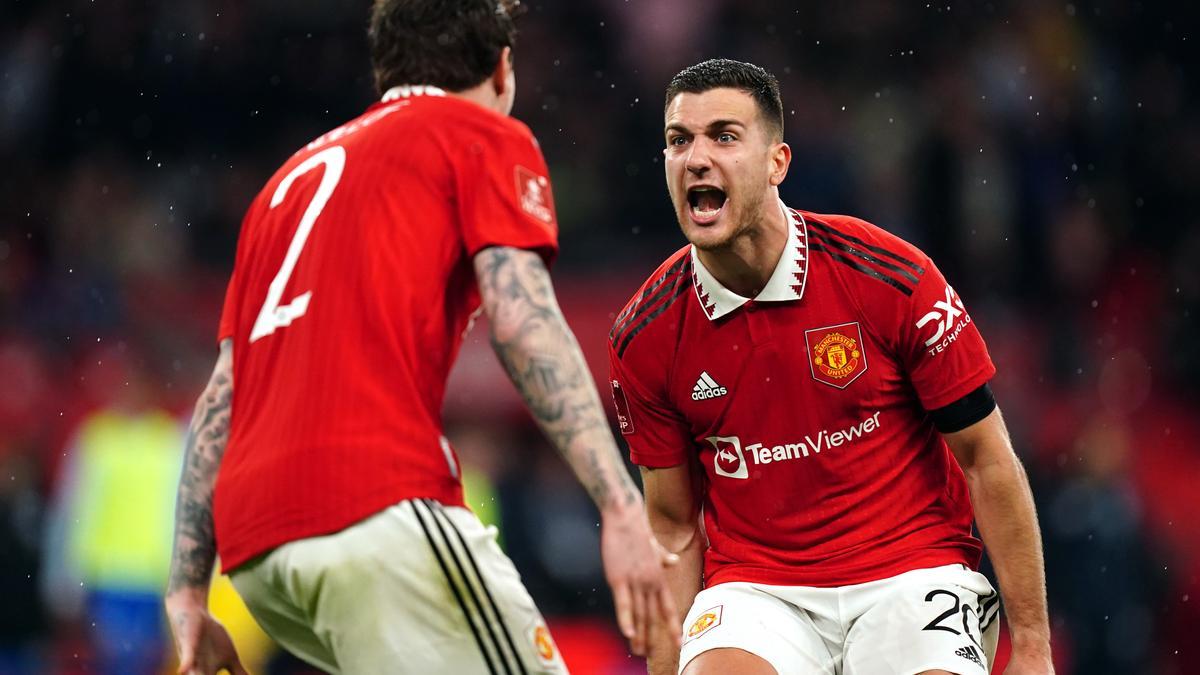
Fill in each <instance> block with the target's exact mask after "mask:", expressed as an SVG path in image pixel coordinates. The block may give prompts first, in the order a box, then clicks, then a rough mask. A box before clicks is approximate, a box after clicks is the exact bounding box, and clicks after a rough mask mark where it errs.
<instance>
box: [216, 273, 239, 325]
mask: <svg viewBox="0 0 1200 675" xmlns="http://www.w3.org/2000/svg"><path fill="white" fill-rule="evenodd" d="M237 278H238V275H237V268H236V265H235V267H234V271H233V274H232V275H230V277H229V285H228V286H227V287H226V288H225V304H224V305H223V306H222V307H221V323H220V325H219V326H218V327H217V344H220V343H221V342H223V341H224V340H225V339H227V338H232V337H233V335H234V333H235V332H237V315H238V289H237Z"/></svg>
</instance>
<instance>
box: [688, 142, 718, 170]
mask: <svg viewBox="0 0 1200 675" xmlns="http://www.w3.org/2000/svg"><path fill="white" fill-rule="evenodd" d="M709 150H710V148H709V147H708V139H706V138H703V137H701V138H697V139H696V140H695V141H693V142H692V144H691V146H690V147H689V148H688V153H687V157H686V158H685V161H684V166H685V167H686V168H687V170H688V171H690V172H692V173H694V174H696V175H697V176H699V175H702V174H704V172H705V171H708V170H709V169H711V168H712V155H711V153H710V152H709Z"/></svg>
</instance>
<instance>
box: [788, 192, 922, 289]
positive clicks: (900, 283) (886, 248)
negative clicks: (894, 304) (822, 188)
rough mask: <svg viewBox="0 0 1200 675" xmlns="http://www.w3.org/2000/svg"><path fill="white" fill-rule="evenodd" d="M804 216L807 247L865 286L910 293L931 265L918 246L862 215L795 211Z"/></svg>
mask: <svg viewBox="0 0 1200 675" xmlns="http://www.w3.org/2000/svg"><path fill="white" fill-rule="evenodd" d="M797 213H798V214H799V215H800V216H801V217H803V219H804V223H805V225H806V231H807V235H808V246H809V249H810V250H811V251H813V252H814V253H817V254H822V255H824V256H825V257H826V258H827V261H828V263H830V264H832V265H834V269H836V270H838V271H839V272H848V273H849V275H848V276H849V277H851V278H861V279H862V280H864V281H865V282H866V283H867V286H866V287H868V288H877V289H879V290H883V291H884V292H885V293H887V292H888V291H886V289H889V288H890V289H891V290H892V291H895V292H897V293H899V294H901V295H903V296H911V295H912V294H913V291H914V290H915V289H916V287H917V285H918V284H920V283H921V278H922V276H924V274H925V271H926V270H927V269H928V268H929V267H930V266H931V263H930V260H929V257H928V256H927V255H925V253H924V252H923V251H921V249H919V248H917V247H916V246H914V245H913V244H911V243H910V242H908V241H906V240H904V239H902V238H900V237H899V236H897V235H895V234H893V233H891V232H889V231H887V230H885V229H884V228H882V227H880V226H878V225H875V224H874V223H870V222H867V221H866V220H863V219H862V218H856V217H854V216H847V215H841V214H830V213H812V212H809V211H798V212H797Z"/></svg>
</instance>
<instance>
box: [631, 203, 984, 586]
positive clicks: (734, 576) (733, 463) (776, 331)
mask: <svg viewBox="0 0 1200 675" xmlns="http://www.w3.org/2000/svg"><path fill="white" fill-rule="evenodd" d="M781 208H782V205H781ZM785 212H786V213H787V215H788V222H789V237H788V244H787V246H786V248H785V251H784V254H783V256H782V257H781V258H780V261H779V263H778V265H777V267H776V269H775V271H774V273H773V275H772V276H771V278H770V280H769V282H768V283H767V285H766V287H765V288H764V289H763V291H762V293H760V294H759V295H758V297H756V298H754V299H747V298H743V297H741V296H738V295H736V294H735V293H733V292H732V291H730V290H728V289H727V288H725V287H723V286H722V285H721V284H720V283H719V282H718V281H717V280H716V279H715V278H713V277H712V275H711V274H710V273H709V272H708V270H706V269H705V268H704V267H703V265H702V264H701V263H700V261H699V259H698V258H697V257H696V256H695V253H694V252H693V250H692V248H691V247H690V246H689V247H685V248H683V249H681V250H680V251H679V252H677V253H676V254H675V255H673V256H671V258H669V259H668V260H667V261H666V262H665V263H663V265H662V266H661V267H660V268H659V269H658V270H657V271H656V272H655V273H654V275H653V276H652V277H651V278H650V279H649V280H648V281H647V282H646V283H645V284H644V285H643V286H642V288H641V290H639V292H638V293H637V294H636V295H635V296H634V298H633V299H632V300H631V301H630V303H629V304H628V305H627V306H626V308H625V309H624V311H622V312H621V314H620V315H619V316H618V317H617V320H616V325H615V326H614V328H613V331H612V334H611V336H610V337H611V349H610V356H611V367H612V378H611V383H612V387H613V396H614V399H615V402H616V406H617V414H618V421H619V424H620V426H621V431H622V432H623V433H624V434H625V438H626V440H627V441H628V443H629V446H630V450H631V455H632V458H633V461H634V462H635V463H637V464H640V465H643V466H648V467H669V466H676V465H679V464H682V463H685V462H688V461H690V460H692V458H698V461H699V464H700V466H701V467H702V468H703V473H704V479H705V480H704V483H705V487H704V499H703V512H704V520H703V522H704V529H705V533H706V535H707V538H708V544H709V546H708V550H707V552H706V553H705V562H704V574H705V583H706V584H708V585H712V584H715V583H721V582H726V581H747V582H757V583H767V584H781V585H804V586H842V585H846V584H855V583H862V582H866V581H873V580H876V579H882V578H886V577H889V576H892V575H895V574H900V573H902V572H905V571H908V570H912V569H916V568H920V567H932V566H937V565H945V564H952V563H963V564H966V565H968V566H970V567H976V566H978V563H979V557H980V553H981V546H980V542H979V541H978V540H977V539H975V538H974V537H973V536H972V535H971V520H972V511H971V504H970V500H969V497H968V494H967V486H966V481H965V479H964V477H963V473H962V471H961V469H960V468H959V466H958V464H957V462H956V461H955V459H954V457H953V455H952V454H951V452H950V450H949V448H948V447H947V446H946V444H945V442H944V441H943V440H942V437H941V435H940V434H939V433H938V431H937V430H936V429H935V428H934V426H933V423H932V422H931V421H930V418H929V415H928V414H927V411H930V410H935V409H938V408H941V407H943V406H946V405H948V404H950V403H953V402H955V401H957V400H958V399H960V398H962V397H963V396H965V395H966V394H968V393H970V392H972V391H974V390H975V389H977V388H979V387H981V386H982V385H984V384H986V383H987V381H988V380H989V379H991V377H992V376H993V375H994V374H995V368H994V367H993V366H992V362H991V359H990V358H989V357H988V354H987V349H986V347H985V346H984V343H983V339H982V338H981V337H980V335H979V332H978V330H976V328H975V324H974V323H973V322H972V321H971V317H970V316H969V315H968V314H967V313H966V311H965V309H964V308H963V305H962V302H961V301H960V300H959V298H958V296H957V295H956V294H955V293H954V290H953V289H952V288H950V286H949V285H947V283H946V280H945V279H943V278H942V275H941V274H940V273H939V272H938V270H937V268H936V267H934V265H933V263H932V262H931V261H930V260H929V258H928V257H926V256H925V255H924V254H922V253H921V252H920V251H919V250H917V249H916V248H915V247H913V246H911V245H909V244H907V243H905V242H904V241H901V240H900V239H898V238H896V237H895V236H892V235H891V234H888V233H887V232H885V231H883V230H881V229H879V228H877V227H875V226H873V225H871V224H869V223H866V222H864V221H862V220H858V219H855V218H850V217H846V216H833V215H817V214H810V213H801V212H796V211H786V210H785Z"/></svg>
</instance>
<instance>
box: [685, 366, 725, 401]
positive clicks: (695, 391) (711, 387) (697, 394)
mask: <svg viewBox="0 0 1200 675" xmlns="http://www.w3.org/2000/svg"><path fill="white" fill-rule="evenodd" d="M728 393H729V390H728V389H726V388H725V387H722V386H721V385H719V384H717V381H716V380H714V379H712V375H709V374H708V371H701V372H700V378H699V379H697V380H696V386H694V387H692V400H693V401H703V400H705V399H708V398H717V397H718V396H724V395H725V394H728Z"/></svg>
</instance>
